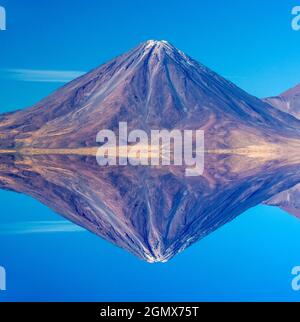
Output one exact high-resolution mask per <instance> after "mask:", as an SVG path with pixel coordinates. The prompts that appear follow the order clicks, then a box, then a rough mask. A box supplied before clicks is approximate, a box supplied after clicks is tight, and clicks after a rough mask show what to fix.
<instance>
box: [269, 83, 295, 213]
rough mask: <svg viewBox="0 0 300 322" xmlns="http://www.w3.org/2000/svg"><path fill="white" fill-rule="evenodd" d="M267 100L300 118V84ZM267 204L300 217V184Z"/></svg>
mask: <svg viewBox="0 0 300 322" xmlns="http://www.w3.org/2000/svg"><path fill="white" fill-rule="evenodd" d="M265 101H266V102H268V103H269V104H271V105H273V106H274V107H276V108H278V109H279V110H281V111H283V112H286V113H289V114H291V115H293V116H295V117H296V118H298V119H300V84H299V85H297V86H295V87H293V88H291V89H289V90H287V91H286V92H284V93H282V94H281V95H279V96H275V97H270V98H267V99H265ZM266 204H267V205H270V206H278V207H280V208H282V209H283V210H285V211H287V212H288V213H290V214H292V215H294V216H296V217H298V218H300V185H299V184H297V185H296V186H294V187H292V188H291V189H289V190H286V191H283V192H281V193H279V194H278V195H276V196H274V197H273V198H271V199H270V200H268V201H266Z"/></svg>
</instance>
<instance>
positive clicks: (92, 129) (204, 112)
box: [0, 40, 300, 149]
mask: <svg viewBox="0 0 300 322" xmlns="http://www.w3.org/2000/svg"><path fill="white" fill-rule="evenodd" d="M120 120H121V121H127V122H128V126H129V129H130V128H132V129H133V128H134V129H137V128H138V129H145V130H147V129H150V128H157V127H159V128H167V129H171V128H179V129H180V128H185V127H190V128H204V129H206V142H207V144H209V146H210V148H229V147H241V146H246V145H249V144H251V143H252V144H257V142H258V141H260V142H261V143H263V142H264V143H266V142H274V141H275V140H274V137H276V138H278V137H279V136H283V137H299V135H300V127H299V122H297V121H296V120H295V119H294V118H292V117H290V116H288V115H286V114H285V113H280V111H278V110H277V109H275V108H273V107H271V106H270V105H268V104H265V103H263V102H262V101H261V100H259V99H257V98H255V97H253V96H251V95H249V94H247V93H246V92H244V91H243V90H241V89H239V88H238V87H237V86H235V85H234V84H232V83H231V82H229V81H227V80H225V79H224V78H222V77H220V76H218V75H217V74H216V73H214V72H212V71H211V70H209V69H208V68H206V67H205V66H203V65H201V64H199V63H197V62H196V61H195V60H193V59H192V58H190V57H188V56H187V55H185V54H184V53H183V52H181V51H180V50H178V49H176V48H175V47H174V46H172V45H171V44H169V43H168V42H165V41H152V40H150V41H147V42H145V43H142V44H141V45H139V46H138V47H136V48H134V49H133V50H131V51H129V52H128V53H126V54H124V55H122V56H119V57H117V58H116V59H113V60H112V61H110V62H108V63H106V64H104V65H102V66H100V67H99V68H96V69H94V70H93V71H91V72H89V73H87V74H86V75H84V76H82V77H80V78H78V79H76V80H74V81H72V82H71V83H69V84H67V85H65V86H64V87H62V88H60V89H59V90H58V91H56V92H54V93H53V94H52V95H50V96H49V97H47V98H45V99H44V100H42V101H41V102H39V103H38V104H36V105H35V106H33V107H31V108H28V109H24V110H21V111H18V112H15V113H10V114H6V115H2V116H1V117H0V147H2V148H8V147H10V148H18V149H19V148H21V147H35V148H66V147H68V148H79V147H89V146H95V138H96V134H97V133H98V131H99V130H101V129H115V128H116V126H117V125H118V122H119V121H120ZM246 133H247V134H246Z"/></svg>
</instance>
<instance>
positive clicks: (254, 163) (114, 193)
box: [0, 154, 300, 262]
mask: <svg viewBox="0 0 300 322" xmlns="http://www.w3.org/2000/svg"><path fill="white" fill-rule="evenodd" d="M0 160H1V162H0V164H1V166H0V188H2V189H8V190H13V191H15V192H20V193H24V194H27V195H30V196H32V197H33V198H35V199H37V200H39V201H41V202H42V203H44V204H46V205H47V206H49V207H50V208H52V209H53V210H54V211H56V212H57V213H59V214H61V215H62V216H64V217H65V218H67V219H69V220H70V221H72V222H74V223H76V224H78V225H80V226H82V227H84V228H86V229H88V230H89V231H91V232H93V233H95V234H97V235H99V236H100V237H102V238H104V239H106V240H108V241H110V242H112V243H114V244H116V245H117V246H120V247H122V248H124V249H127V250H128V251H130V252H132V253H133V254H135V255H136V256H138V257H140V258H142V259H144V260H147V261H149V262H156V261H167V260H169V259H171V258H172V257H173V256H174V255H176V254H177V253H179V252H181V251H182V250H184V249H185V248H186V247H188V246H189V245H191V244H192V243H195V242H196V241H198V240H200V239H201V238H203V237H205V236H207V235H208V234H210V233H211V232H213V231H215V230H216V229H218V228H219V227H221V226H223V225H224V224H226V223H227V222H229V221H231V220H232V219H234V218H235V217H236V216H238V215H240V214H242V213H243V212H244V211H246V210H247V209H248V208H250V207H253V206H255V205H258V204H260V203H261V202H263V201H265V200H268V199H270V198H271V197H272V196H274V195H276V194H278V193H280V192H281V191H285V190H287V189H289V188H291V187H293V186H295V185H296V184H297V183H299V182H300V160H296V159H295V160H285V159H284V158H282V159H272V158H264V157H248V156H244V155H238V154H206V158H205V172H204V175H203V176H199V177H186V176H185V175H184V169H182V168H180V167H155V168H151V167H133V166H126V167H121V166H115V167H113V166H108V167H100V166H99V165H98V164H97V162H96V158H95V157H91V156H86V157H85V156H78V155H73V156H72V155H35V156H33V155H28V156H25V155H19V154H2V155H0ZM298 161H299V162H298Z"/></svg>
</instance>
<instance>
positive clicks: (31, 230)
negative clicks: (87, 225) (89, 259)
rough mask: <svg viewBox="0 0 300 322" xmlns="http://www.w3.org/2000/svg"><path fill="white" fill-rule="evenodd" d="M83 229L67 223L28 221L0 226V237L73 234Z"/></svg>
mask: <svg viewBox="0 0 300 322" xmlns="http://www.w3.org/2000/svg"><path fill="white" fill-rule="evenodd" d="M83 231H85V229H83V228H81V227H80V226H77V225H75V224H73V223H71V222H69V221H28V222H17V223H10V224H0V235H20V234H41V233H74V232H83Z"/></svg>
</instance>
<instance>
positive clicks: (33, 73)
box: [1, 69, 85, 83]
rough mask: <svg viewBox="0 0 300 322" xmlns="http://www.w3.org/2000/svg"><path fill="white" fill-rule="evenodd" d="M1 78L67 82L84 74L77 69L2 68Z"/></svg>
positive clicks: (24, 80) (40, 81)
mask: <svg viewBox="0 0 300 322" xmlns="http://www.w3.org/2000/svg"><path fill="white" fill-rule="evenodd" d="M1 74H2V75H1V76H2V78H6V79H12V80H17V81H23V82H39V83H67V82H70V81H71V80H73V79H75V78H77V77H79V76H82V75H83V74H85V72H83V71H78V70H68V71H67V70H38V69H2V70H1Z"/></svg>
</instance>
